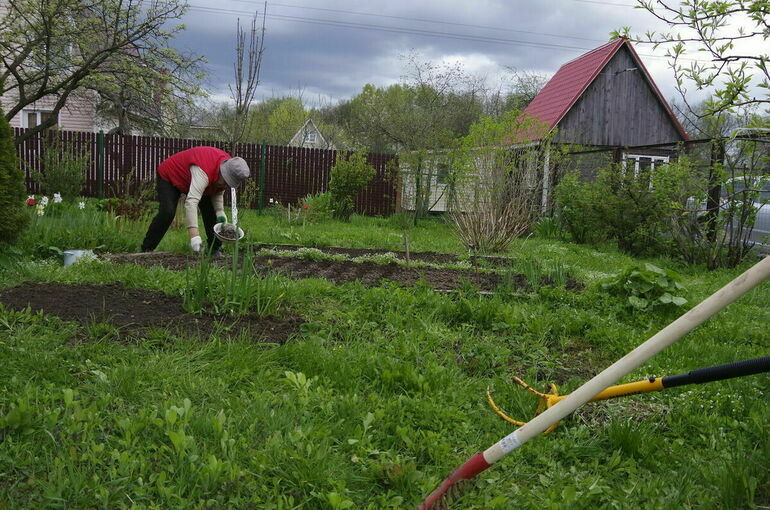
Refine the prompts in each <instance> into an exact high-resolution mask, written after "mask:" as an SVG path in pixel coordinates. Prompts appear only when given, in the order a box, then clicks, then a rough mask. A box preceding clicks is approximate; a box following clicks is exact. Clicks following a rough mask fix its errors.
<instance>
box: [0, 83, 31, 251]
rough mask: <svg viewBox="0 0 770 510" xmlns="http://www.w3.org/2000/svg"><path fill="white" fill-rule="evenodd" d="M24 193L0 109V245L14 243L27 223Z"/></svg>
mask: <svg viewBox="0 0 770 510" xmlns="http://www.w3.org/2000/svg"><path fill="white" fill-rule="evenodd" d="M1 84H2V82H0V85H1ZM24 191H25V190H24V172H22V170H21V168H19V164H18V161H17V159H16V147H15V146H14V143H13V131H11V127H10V125H9V124H8V120H7V119H6V118H5V115H4V113H3V111H2V108H0V210H2V211H3V213H2V216H0V245H2V244H6V243H10V242H13V241H15V240H16V239H17V237H18V236H19V234H20V233H21V231H22V230H23V229H24V227H25V226H26V225H27V223H28V221H29V218H28V216H27V215H26V214H25V212H24V207H25V206H24V196H25V195H24Z"/></svg>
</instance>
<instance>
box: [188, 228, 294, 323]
mask: <svg viewBox="0 0 770 510" xmlns="http://www.w3.org/2000/svg"><path fill="white" fill-rule="evenodd" d="M238 245H239V243H238V242H236V243H235V245H234V246H235V248H234V249H233V255H232V263H231V264H230V266H229V268H228V271H227V272H226V273H225V274H224V275H219V274H218V276H219V277H218V278H217V277H215V276H214V275H213V274H212V269H213V265H212V261H211V259H210V257H209V256H208V255H203V256H202V257H201V258H200V265H199V267H198V268H197V269H196V270H194V271H192V272H191V274H190V273H188V275H187V282H186V286H185V288H184V290H183V292H182V297H183V300H184V307H185V310H187V311H188V312H190V313H197V314H203V313H212V314H215V315H222V314H229V315H236V316H239V315H245V314H250V313H253V314H256V315H259V316H267V315H277V314H278V312H279V310H280V308H281V305H282V303H283V301H284V297H285V285H284V283H283V281H282V280H281V279H280V278H278V277H275V276H267V277H264V278H261V277H258V276H255V275H254V265H253V260H254V253H253V250H252V248H251V247H250V246H249V247H247V248H246V250H245V254H244V256H243V257H242V258H241V256H240V251H239V249H238V248H239V246H238Z"/></svg>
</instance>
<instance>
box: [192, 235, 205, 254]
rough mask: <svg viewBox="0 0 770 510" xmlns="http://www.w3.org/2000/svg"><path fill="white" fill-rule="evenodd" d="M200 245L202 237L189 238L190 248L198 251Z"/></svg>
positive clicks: (201, 244)
mask: <svg viewBox="0 0 770 510" xmlns="http://www.w3.org/2000/svg"><path fill="white" fill-rule="evenodd" d="M201 246H203V239H201V236H195V237H193V238H192V239H190V248H191V249H192V251H194V252H195V253H200V251H201Z"/></svg>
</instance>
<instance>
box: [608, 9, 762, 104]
mask: <svg viewBox="0 0 770 510" xmlns="http://www.w3.org/2000/svg"><path fill="white" fill-rule="evenodd" d="M637 2H638V4H639V6H640V7H641V8H643V9H646V10H647V11H648V12H650V13H651V14H652V15H653V16H655V17H656V18H658V19H660V20H661V21H664V22H665V23H667V24H668V25H669V27H670V28H671V31H669V32H661V33H658V32H648V33H647V34H645V36H643V37H637V38H636V39H637V40H638V41H639V42H647V43H652V44H654V45H655V47H658V46H664V47H666V48H667V54H668V56H669V57H670V58H671V62H670V65H671V68H672V69H673V70H674V73H675V75H676V83H677V90H678V91H679V93H680V94H681V96H682V98H683V100H684V101H685V104H687V99H686V94H687V86H688V84H693V85H694V86H695V88H696V89H698V90H704V89H709V90H713V91H714V93H713V95H714V100H713V101H712V102H711V103H710V104H709V108H708V110H707V111H706V112H705V113H706V114H708V113H715V112H720V111H724V110H728V109H731V108H733V107H736V106H742V105H748V104H761V105H763V106H765V107H770V70H769V69H768V63H769V62H770V53H768V48H770V44H768V43H767V40H768V38H769V37H770V2H768V1H767V0H748V1H744V0H716V1H712V0H683V1H682V2H680V3H679V4H678V5H676V6H672V5H669V3H668V2H665V1H663V0H637ZM621 32H624V33H628V32H629V28H628V27H626V28H624V29H623V30H621V31H616V32H615V35H616V36H617V35H620V33H621ZM746 43H750V44H751V45H752V49H751V50H749V51H746V50H745V49H744V46H745V44H746ZM691 49H694V50H695V52H691V53H688V50H691ZM692 57H695V58H698V57H701V58H703V59H704V60H705V61H698V60H689V59H690V58H692Z"/></svg>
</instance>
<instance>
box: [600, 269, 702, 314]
mask: <svg viewBox="0 0 770 510" xmlns="http://www.w3.org/2000/svg"><path fill="white" fill-rule="evenodd" d="M679 281H680V277H679V275H677V274H676V273H675V272H673V271H670V270H666V269H661V268H659V267H657V266H654V265H652V264H650V263H645V264H644V265H642V266H631V267H629V268H627V269H625V270H623V271H621V272H620V273H618V274H616V275H614V276H612V277H610V278H609V279H608V280H607V281H606V282H604V283H602V289H604V290H606V291H607V292H609V293H610V294H614V295H618V296H621V297H624V298H626V299H627V302H628V303H627V304H628V305H629V306H630V307H632V308H634V309H636V310H641V311H645V310H651V309H653V308H655V307H661V308H670V307H681V306H683V305H684V304H686V303H687V299H686V298H684V297H683V296H682V293H683V292H684V287H683V286H682V284H681V283H679Z"/></svg>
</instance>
